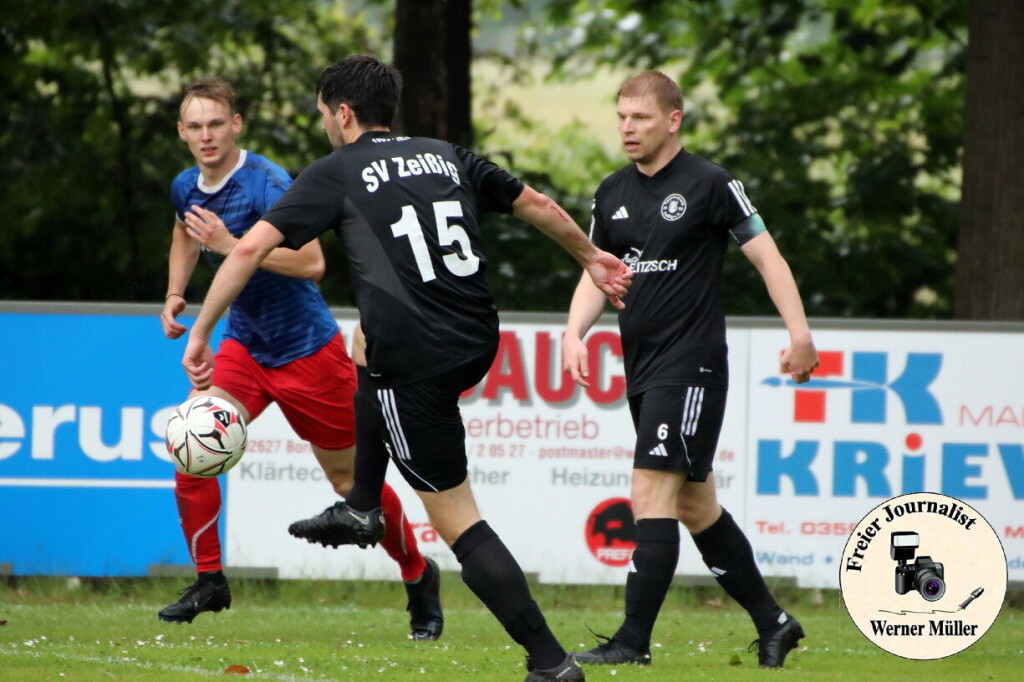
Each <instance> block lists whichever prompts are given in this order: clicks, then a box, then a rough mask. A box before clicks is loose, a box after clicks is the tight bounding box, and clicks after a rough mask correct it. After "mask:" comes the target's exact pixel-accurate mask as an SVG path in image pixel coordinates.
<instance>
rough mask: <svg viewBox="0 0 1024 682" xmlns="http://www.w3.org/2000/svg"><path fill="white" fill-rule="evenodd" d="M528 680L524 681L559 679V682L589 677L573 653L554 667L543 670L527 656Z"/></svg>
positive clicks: (539, 681) (537, 681)
mask: <svg viewBox="0 0 1024 682" xmlns="http://www.w3.org/2000/svg"><path fill="white" fill-rule="evenodd" d="M526 670H527V671H528V672H527V675H526V680H524V682H546V681H547V680H557V681H558V682H565V681H566V680H585V679H587V675H586V673H584V672H583V668H581V667H580V665H579V663H577V662H576V661H575V660H574V659H573V655H572V654H568V655H566V657H565V660H564V661H562V662H561V663H560V664H559V665H556V666H555V667H554V668H547V669H545V670H541V669H539V668H534V667H533V664H532V663H531V662H530V658H529V657H527V658H526Z"/></svg>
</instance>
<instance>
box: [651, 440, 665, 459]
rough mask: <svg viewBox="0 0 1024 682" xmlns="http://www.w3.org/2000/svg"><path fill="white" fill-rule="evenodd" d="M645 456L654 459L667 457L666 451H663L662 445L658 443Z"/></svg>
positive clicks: (663, 446)
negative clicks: (651, 456) (650, 456)
mask: <svg viewBox="0 0 1024 682" xmlns="http://www.w3.org/2000/svg"><path fill="white" fill-rule="evenodd" d="M647 454H648V455H653V456H654V457H668V450H666V449H665V444H664V443H658V444H657V445H656V446H654V447H653V448H652V449H651V451H650V452H648V453H647Z"/></svg>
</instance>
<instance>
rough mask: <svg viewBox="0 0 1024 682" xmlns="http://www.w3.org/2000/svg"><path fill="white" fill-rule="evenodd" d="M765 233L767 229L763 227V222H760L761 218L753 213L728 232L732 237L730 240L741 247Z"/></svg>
mask: <svg viewBox="0 0 1024 682" xmlns="http://www.w3.org/2000/svg"><path fill="white" fill-rule="evenodd" d="M767 231H768V228H767V227H765V224H764V221H763V220H761V216H760V215H759V214H757V213H755V214H754V215H752V216H750V217H749V218H747V219H746V220H744V221H743V222H741V223H740V224H739V225H737V226H736V227H734V228H732V229H731V230H729V234H731V235H732V238H733V239H735V240H736V243H737V244H739V245H740V246H743V245H744V244H746V243H747V242H749V241H750V240H751V239H753V238H754V237H756V236H757V235H759V234H761V233H762V232H767Z"/></svg>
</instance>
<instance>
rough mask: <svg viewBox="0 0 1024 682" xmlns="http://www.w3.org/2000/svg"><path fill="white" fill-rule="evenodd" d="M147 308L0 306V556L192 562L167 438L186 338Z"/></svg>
mask: <svg viewBox="0 0 1024 682" xmlns="http://www.w3.org/2000/svg"><path fill="white" fill-rule="evenodd" d="M135 308H138V306H135ZM148 310H152V311H155V312H154V313H153V314H145V315H124V314H111V315H80V314H33V313H7V312H4V313H0V564H10V565H11V567H12V570H13V573H14V574H16V575H79V576H132V575H145V574H146V573H147V571H148V569H149V567H150V566H151V565H156V564H190V563H191V560H190V558H189V555H188V551H187V548H186V547H185V543H184V541H183V539H182V537H181V529H180V528H179V526H178V515H177V509H176V507H175V501H174V492H173V487H174V469H173V466H172V465H171V463H170V461H169V460H168V457H167V452H166V449H165V446H164V441H163V433H164V427H165V425H166V423H167V419H168V417H169V415H170V412H171V410H173V409H174V407H175V406H176V405H178V404H179V403H181V402H182V401H183V400H184V399H185V397H186V396H187V394H188V390H189V384H188V380H187V378H186V377H185V374H184V372H183V371H182V369H181V365H180V361H181V354H182V352H183V351H184V347H185V339H184V338H182V339H178V340H175V341H170V340H168V339H166V338H165V337H164V336H163V332H162V330H161V328H160V322H159V320H158V318H157V315H158V314H159V308H157V307H155V306H149V307H148ZM182 322H183V323H185V324H186V325H190V324H191V322H192V320H191V319H182ZM218 336H219V335H218Z"/></svg>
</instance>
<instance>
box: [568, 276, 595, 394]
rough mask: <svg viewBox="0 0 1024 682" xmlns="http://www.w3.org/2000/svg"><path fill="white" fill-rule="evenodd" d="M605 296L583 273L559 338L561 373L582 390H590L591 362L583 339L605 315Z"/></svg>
mask: <svg viewBox="0 0 1024 682" xmlns="http://www.w3.org/2000/svg"><path fill="white" fill-rule="evenodd" d="M604 302H605V297H604V294H603V293H602V292H601V291H600V290H599V289H598V288H597V287H595V286H594V282H593V280H591V279H590V275H589V274H588V273H586V272H584V273H583V276H582V277H580V282H579V284H577V285H576V291H575V292H573V295H572V303H570V304H569V320H568V321H567V322H566V325H565V333H564V334H563V335H562V369H563V370H564V371H566V372H569V373H570V374H572V380H573V381H575V382H576V383H577V384H579V385H580V386H583V387H589V386H590V383H589V382H588V381H587V377H588V376H589V375H590V358H589V357H588V353H587V346H586V344H584V343H583V337H584V336H586V335H587V332H589V331H590V328H591V327H593V326H594V323H595V322H597V320H598V319H599V318H600V317H601V313H602V312H603V311H604Z"/></svg>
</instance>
